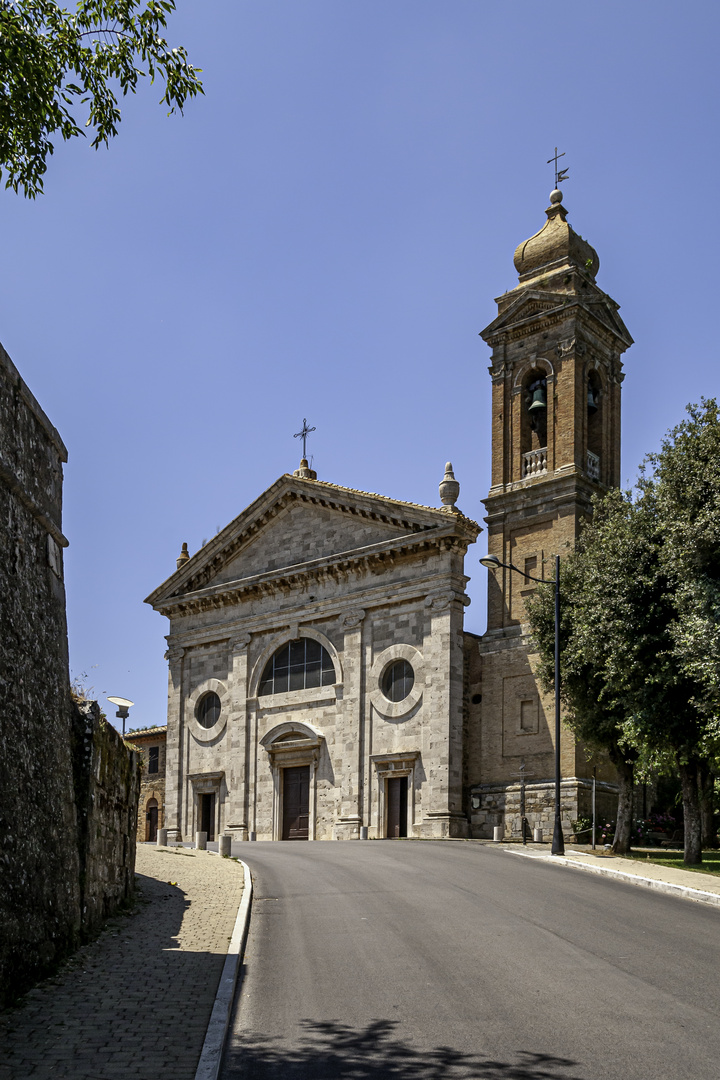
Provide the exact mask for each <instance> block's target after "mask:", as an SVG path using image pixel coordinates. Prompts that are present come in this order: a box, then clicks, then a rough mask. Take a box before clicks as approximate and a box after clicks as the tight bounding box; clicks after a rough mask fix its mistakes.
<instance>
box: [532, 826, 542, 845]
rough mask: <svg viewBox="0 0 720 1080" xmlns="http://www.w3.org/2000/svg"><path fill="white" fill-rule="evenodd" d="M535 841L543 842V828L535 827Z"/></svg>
mask: <svg viewBox="0 0 720 1080" xmlns="http://www.w3.org/2000/svg"><path fill="white" fill-rule="evenodd" d="M533 843H534V844H542V829H533Z"/></svg>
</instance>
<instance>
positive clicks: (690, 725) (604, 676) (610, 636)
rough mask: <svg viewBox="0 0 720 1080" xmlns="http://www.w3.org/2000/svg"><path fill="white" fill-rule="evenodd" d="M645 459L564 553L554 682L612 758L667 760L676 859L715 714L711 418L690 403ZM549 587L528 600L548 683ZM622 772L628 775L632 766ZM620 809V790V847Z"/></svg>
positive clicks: (712, 413) (591, 740) (718, 509)
mask: <svg viewBox="0 0 720 1080" xmlns="http://www.w3.org/2000/svg"><path fill="white" fill-rule="evenodd" d="M688 413H689V419H688V420H686V421H684V422H683V423H682V424H680V425H678V427H676V428H675V429H674V430H673V431H671V432H670V433H669V434H668V436H667V437H666V439H665V440H664V442H663V445H662V449H661V451H660V452H659V453H658V454H656V455H652V456H650V457H649V458H648V459H647V460H646V463H645V466H644V468H643V471H642V475H641V479H640V482H639V484H638V487H637V489H636V491H635V492H634V493H631V492H621V491H612V492H610V493H608V495H607V496H606V497H605V498H604V499H602V500H598V499H596V501H595V504H594V516H593V520H592V521H591V522H589V523H588V525H587V526H586V527H585V529H584V531H583V533H582V536H581V538H580V542H579V544H578V547H577V549H576V550H575V551H574V552H573V553H571V554H570V555H569V556H568V557H567V558H566V559H564V560H563V563H562V572H561V680H562V682H561V685H562V688H563V699H564V702H565V705H566V709H567V722H568V724H569V725H570V726H571V727H572V728H573V729H574V731H575V732H576V734H577V735H578V737H579V738H580V739H581V740H582V741H583V742H584V743H585V744H586V745H589V746H591V747H598V748H603V749H605V750H606V751H607V752H608V753H609V755H610V757H611V759H612V760H613V762H614V763H615V764H616V766H618V768H619V772H620V778H621V796H622V794H623V791H624V792H625V796H626V797H627V794H628V787H629V788H630V789H631V786H632V765H633V763H634V762H636V761H639V762H640V764H641V765H644V766H646V767H647V766H650V765H657V764H658V763H661V762H667V761H671V762H672V763H673V766H674V768H675V769H676V770H677V772H678V774H679V775H680V778H681V781H682V785H683V807H684V815H685V859H686V861H687V862H699V861H700V860H701V857H702V856H701V843H700V834H701V827H700V807H699V800H698V778H699V776H700V777H701V787H702V786H703V784H704V787H705V789H706V788H707V781H706V779H704V780H703V779H702V774H703V769H705V772H707V767H706V764H705V766H704V765H703V763H707V762H708V761H712V762H713V763H714V760H715V757H716V754H717V746H718V716H720V415H719V413H718V406H717V403H716V402H715V401H703V402H702V404H701V405H700V406H690V407H689V409H688ZM551 604H552V598H551V590H549V589H548V588H541V589H539V590H538V592H537V594H536V596H535V598H534V599H533V600H532V601H531V603H530V605H529V614H528V617H529V619H530V623H531V627H532V630H533V635H534V638H535V641H536V643H537V646H538V650H539V652H540V656H541V676H543V677H544V680H545V682H546V683H547V682H548V681H549V679H550V677H551V673H552V665H553V651H552V646H553V637H552V630H551ZM628 771H629V773H630V775H628ZM629 822H630V814H629V808H628V806H627V805H624V800H623V798H622V797H621V813H619V820H618V832H617V835H616V848H617V850H625V849H626V840H627V839H628V838H629Z"/></svg>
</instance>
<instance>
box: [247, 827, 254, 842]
mask: <svg viewBox="0 0 720 1080" xmlns="http://www.w3.org/2000/svg"><path fill="white" fill-rule="evenodd" d="M254 839H255V833H254V832H253V831H252V829H251V830H250V833H249V835H248V840H254Z"/></svg>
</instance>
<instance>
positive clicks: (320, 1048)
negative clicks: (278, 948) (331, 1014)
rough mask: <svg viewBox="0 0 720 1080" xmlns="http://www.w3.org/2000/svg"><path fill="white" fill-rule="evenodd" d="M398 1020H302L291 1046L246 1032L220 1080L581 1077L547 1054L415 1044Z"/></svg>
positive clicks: (569, 1063)
mask: <svg viewBox="0 0 720 1080" xmlns="http://www.w3.org/2000/svg"><path fill="white" fill-rule="evenodd" d="M398 1023H399V1022H398V1021H396V1020H375V1021H373V1022H372V1023H370V1024H368V1025H367V1027H364V1028H352V1027H350V1026H349V1025H348V1024H341V1023H338V1022H335V1021H312V1020H303V1021H301V1027H302V1034H301V1035H300V1037H299V1038H298V1039H297V1041H296V1042H295V1043H294V1044H292V1045H288V1043H287V1041H285V1040H284V1039H283V1038H281V1037H279V1036H278V1037H272V1036H267V1035H261V1034H256V1033H254V1032H248V1033H247V1034H246V1035H245V1036H244V1037H243V1039H242V1040H241V1041H240V1042H239V1043H237V1044H236V1045H235V1046H233V1047H229V1048H228V1051H227V1055H226V1058H225V1064H224V1068H223V1073H222V1075H223V1080H236V1078H237V1080H241V1078H242V1080H388V1078H395V1080H581V1078H580V1076H579V1074H577V1073H570V1072H568V1071H567V1070H569V1069H571V1068H572V1067H573V1066H577V1065H578V1063H577V1062H575V1061H570V1060H568V1059H567V1058H558V1057H552V1056H550V1055H548V1054H537V1053H531V1052H529V1051H518V1052H517V1054H516V1055H515V1058H516V1060H515V1061H497V1060H495V1059H492V1058H489V1057H486V1056H483V1055H481V1054H467V1053H465V1052H464V1051H460V1050H453V1048H452V1047H450V1046H437V1047H435V1048H434V1049H432V1050H425V1049H421V1048H416V1047H413V1046H411V1045H409V1044H408V1043H406V1042H403V1041H402V1040H401V1039H400V1038H399V1037H398V1035H397V1033H396V1032H395V1030H394V1029H395V1028H396V1027H397V1026H398Z"/></svg>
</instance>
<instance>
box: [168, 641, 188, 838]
mask: <svg viewBox="0 0 720 1080" xmlns="http://www.w3.org/2000/svg"><path fill="white" fill-rule="evenodd" d="M184 656H185V650H184V649H178V648H170V649H169V650H168V652H167V658H168V713H167V750H166V754H167V757H166V766H165V768H166V772H165V826H166V828H167V831H168V839H169V840H181V839H182V755H183V716H182V712H183V694H182V680H183V668H184V663H183V657H184Z"/></svg>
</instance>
